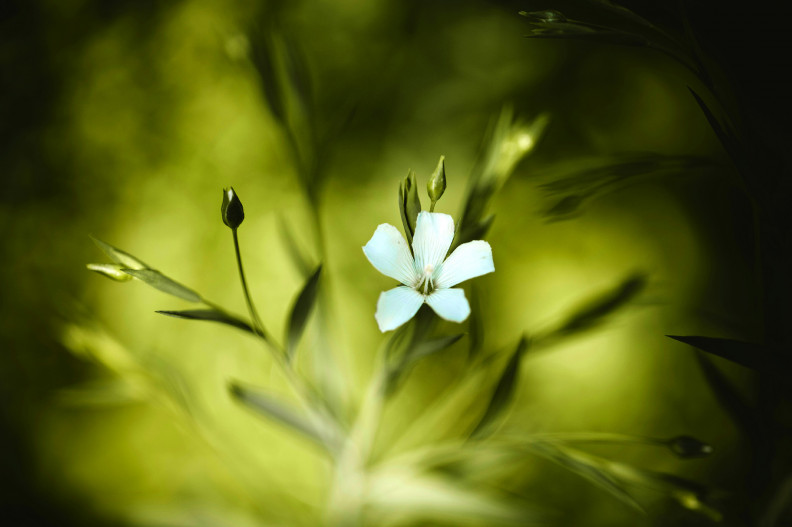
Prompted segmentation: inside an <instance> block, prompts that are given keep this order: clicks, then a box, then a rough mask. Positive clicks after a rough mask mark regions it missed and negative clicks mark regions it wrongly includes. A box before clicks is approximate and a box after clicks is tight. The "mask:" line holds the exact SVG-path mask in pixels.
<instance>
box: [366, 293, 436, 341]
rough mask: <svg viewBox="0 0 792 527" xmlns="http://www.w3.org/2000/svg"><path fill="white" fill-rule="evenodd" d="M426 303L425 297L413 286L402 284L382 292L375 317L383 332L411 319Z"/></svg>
mask: <svg viewBox="0 0 792 527" xmlns="http://www.w3.org/2000/svg"><path fill="white" fill-rule="evenodd" d="M423 303H424V297H423V295H421V294H420V293H418V292H417V291H416V290H415V289H413V288H411V287H405V286H400V287H396V288H394V289H391V290H390V291H385V292H383V293H381V294H380V296H379V300H378V301H377V312H376V313H375V314H374V318H376V319H377V325H378V326H379V328H380V331H382V332H383V333H384V332H386V331H390V330H392V329H396V328H398V327H399V326H401V325H402V324H404V323H405V322H407V321H408V320H410V319H411V318H412V317H413V316H414V315H415V313H417V312H418V309H419V308H420V307H421V305H422V304H423Z"/></svg>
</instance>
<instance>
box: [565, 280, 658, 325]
mask: <svg viewBox="0 0 792 527" xmlns="http://www.w3.org/2000/svg"><path fill="white" fill-rule="evenodd" d="M645 286H646V276H645V275H643V274H634V275H632V276H629V277H628V278H627V279H625V280H624V281H622V283H620V284H619V285H617V286H616V287H615V288H613V289H611V290H609V291H606V292H605V293H603V294H601V295H599V296H598V297H597V298H595V299H593V300H592V301H590V302H589V303H587V304H586V305H584V306H583V307H581V308H579V309H578V310H577V311H576V312H575V313H574V314H573V315H572V316H570V317H569V318H568V319H567V320H566V322H564V323H563V324H562V325H561V328H560V329H558V331H557V332H558V333H559V334H562V335H569V334H572V333H577V332H580V331H584V330H587V329H591V328H592V327H594V326H596V325H597V324H600V323H601V322H602V321H603V320H604V319H605V317H607V316H608V315H610V314H612V313H614V312H615V311H617V310H618V309H620V308H622V307H624V306H625V305H626V304H627V303H628V302H630V301H631V300H632V299H633V298H635V297H636V296H637V295H638V293H640V292H641V291H642V290H643V289H644V287H645Z"/></svg>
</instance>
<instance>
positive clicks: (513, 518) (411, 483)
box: [366, 467, 538, 526]
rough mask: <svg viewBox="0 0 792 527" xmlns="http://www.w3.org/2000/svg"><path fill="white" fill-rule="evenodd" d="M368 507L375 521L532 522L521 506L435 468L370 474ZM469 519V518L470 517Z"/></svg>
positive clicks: (532, 516) (533, 516) (531, 514)
mask: <svg viewBox="0 0 792 527" xmlns="http://www.w3.org/2000/svg"><path fill="white" fill-rule="evenodd" d="M366 506H367V509H369V510H371V511H372V512H373V513H374V515H372V517H376V518H378V521H377V525H378V526H380V525H381V526H390V525H393V526H397V525H399V526H403V525H514V526H517V525H521V526H524V525H532V524H534V522H537V521H538V517H537V515H536V513H535V512H534V511H530V510H528V509H527V508H526V507H525V505H518V504H517V503H511V502H509V501H506V500H504V499H502V498H498V497H496V496H493V495H492V492H487V489H486V488H482V487H481V486H476V487H467V486H463V485H462V484H460V482H459V481H458V480H455V479H452V478H449V477H444V476H443V475H441V474H437V473H424V472H420V471H416V470H410V469H409V468H406V467H389V468H387V469H384V470H379V471H377V472H375V473H374V474H372V475H371V476H370V477H369V487H368V491H367V503H366ZM471 520H472V522H471Z"/></svg>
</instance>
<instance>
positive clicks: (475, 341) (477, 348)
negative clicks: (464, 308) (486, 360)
mask: <svg viewBox="0 0 792 527" xmlns="http://www.w3.org/2000/svg"><path fill="white" fill-rule="evenodd" d="M468 300H469V303H470V316H469V317H468V321H469V322H468V344H469V346H468V359H469V360H472V359H474V358H476V357H477V356H478V355H479V354H480V353H481V350H482V348H483V347H484V321H483V319H482V316H483V315H482V310H481V290H480V289H479V286H477V285H476V284H475V283H474V284H472V285H471V286H470V298H469V299H468Z"/></svg>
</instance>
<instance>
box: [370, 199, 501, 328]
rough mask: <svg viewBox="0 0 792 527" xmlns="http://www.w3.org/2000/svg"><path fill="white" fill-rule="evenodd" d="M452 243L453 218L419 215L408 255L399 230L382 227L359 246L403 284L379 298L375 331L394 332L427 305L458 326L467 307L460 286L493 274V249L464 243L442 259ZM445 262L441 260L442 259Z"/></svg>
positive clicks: (465, 315) (374, 263)
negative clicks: (377, 329) (411, 252)
mask: <svg viewBox="0 0 792 527" xmlns="http://www.w3.org/2000/svg"><path fill="white" fill-rule="evenodd" d="M453 239H454V220H453V218H451V216H449V215H448V214H441V213H438V212H420V213H419V214H418V222H417V224H416V226H415V236H414V237H413V253H414V254H415V258H413V256H412V255H411V254H410V249H409V247H407V242H406V241H405V240H404V237H403V236H402V235H401V233H400V232H399V230H398V229H397V228H396V227H394V226H393V225H390V224H388V223H383V224H382V225H380V226H379V227H377V230H376V231H374V236H372V237H371V239H370V240H369V241H368V243H367V244H366V245H365V246H364V247H363V252H364V253H365V254H366V257H367V258H368V260H369V262H371V264H372V265H373V266H374V267H376V268H377V270H378V271H379V272H381V273H382V274H384V275H387V276H390V277H391V278H394V279H396V280H398V281H399V282H401V283H402V284H404V285H402V286H399V287H396V288H394V289H391V290H390V291H385V292H383V293H381V294H380V297H379V300H378V301H377V313H376V314H375V315H374V318H376V319H377V324H378V325H379V328H380V331H383V332H385V331H390V330H392V329H396V328H398V327H399V326H401V325H402V324H404V323H405V322H407V321H408V320H410V319H411V318H412V317H413V316H414V315H415V313H417V312H418V309H420V307H421V305H422V304H423V303H424V302H426V303H427V304H429V306H430V307H431V308H432V309H434V311H435V313H437V314H438V315H439V316H440V317H442V318H444V319H446V320H450V321H452V322H462V321H464V320H465V319H466V318H467V317H468V315H469V314H470V305H469V304H468V301H467V299H466V298H465V292H464V291H463V290H462V289H458V288H457V289H451V288H452V287H454V286H455V285H457V284H458V283H460V282H464V281H465V280H468V279H470V278H475V277H477V276H481V275H483V274H487V273H491V272H493V271H494V270H495V265H494V264H493V263H492V249H491V248H490V245H489V244H488V243H487V242H485V241H482V240H476V241H472V242H468V243H464V244H462V245H460V246H459V247H457V248H456V249H455V250H454V252H453V253H451V256H449V257H448V258H447V259H446V258H445V256H446V253H448V248H449V247H451V241H452V240H453ZM444 259H445V261H444Z"/></svg>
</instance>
